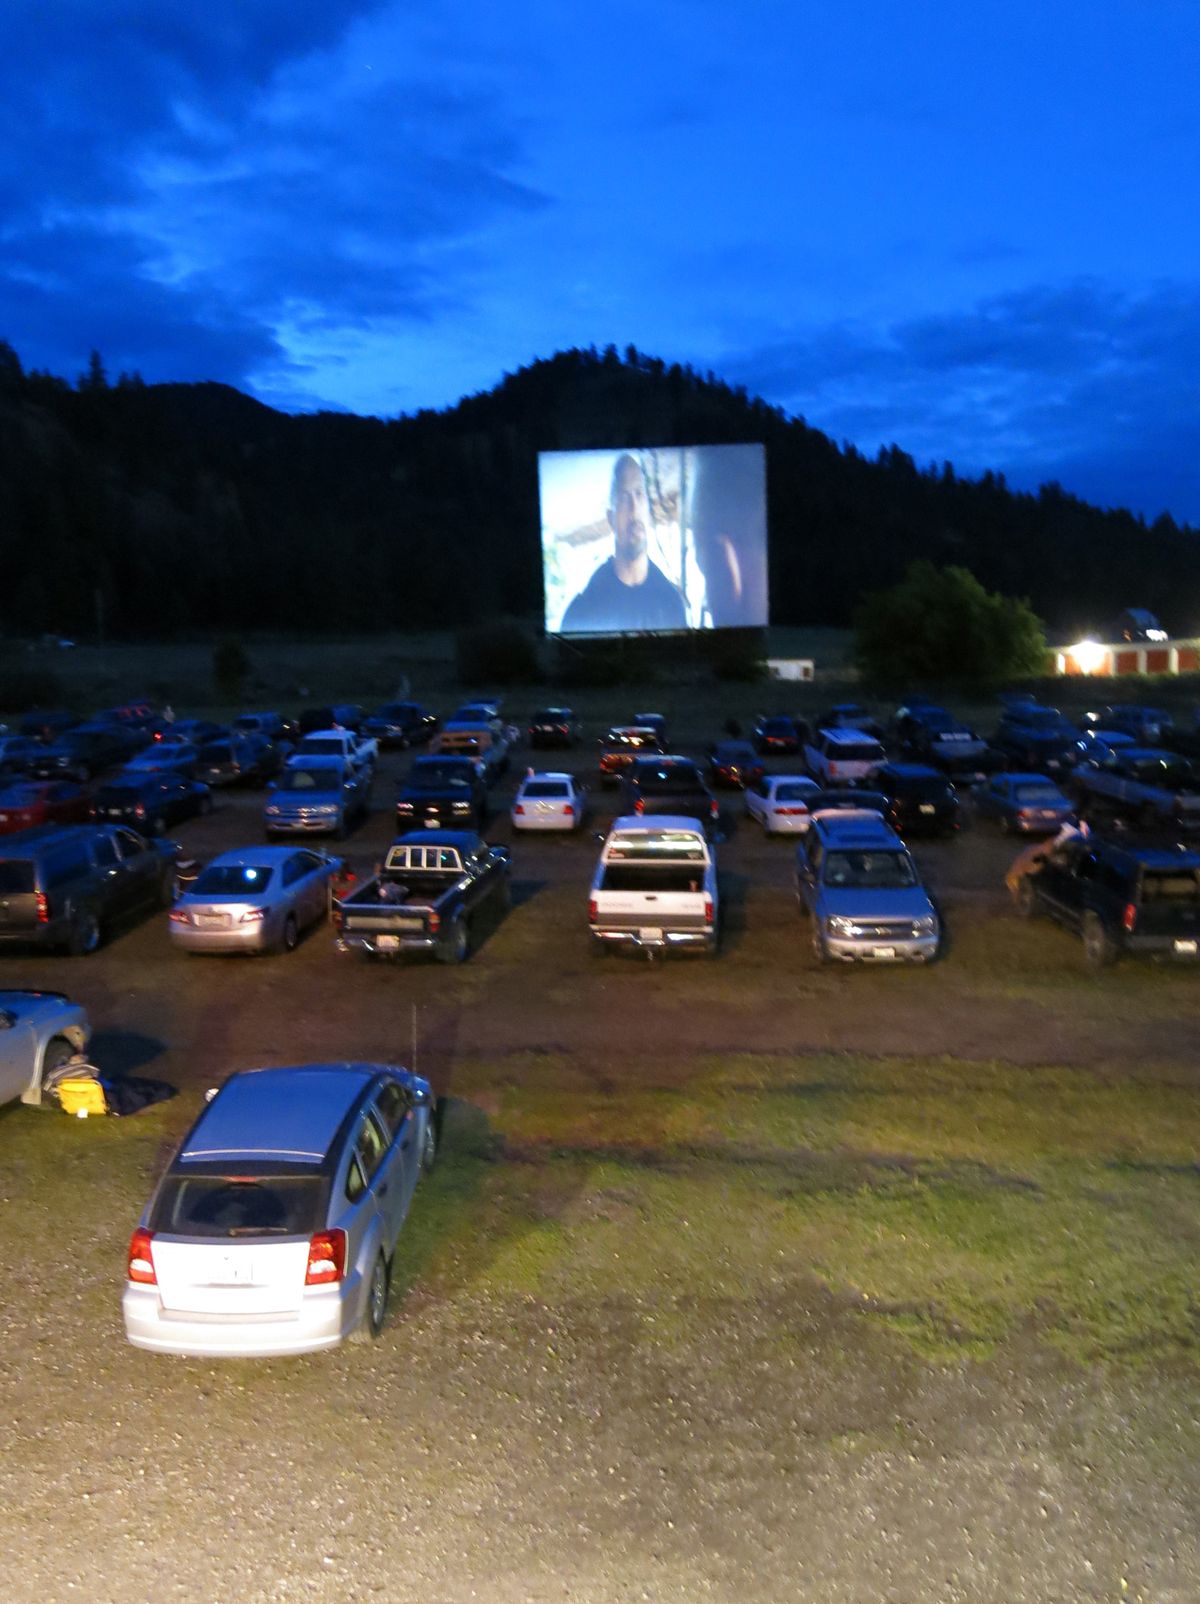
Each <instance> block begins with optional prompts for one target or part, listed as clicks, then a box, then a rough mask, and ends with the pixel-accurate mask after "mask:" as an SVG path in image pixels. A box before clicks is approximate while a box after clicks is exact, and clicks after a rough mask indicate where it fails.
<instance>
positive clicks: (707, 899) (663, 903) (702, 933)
mask: <svg viewBox="0 0 1200 1604" xmlns="http://www.w3.org/2000/svg"><path fill="white" fill-rule="evenodd" d="M588 931H589V933H590V937H591V943H592V951H593V952H595V953H603V952H607V951H609V950H611V949H612V948H614V947H632V948H635V949H637V950H639V951H642V952H646V953H649V954H654V953H656V952H675V951H685V950H689V949H690V950H695V951H699V952H702V953H707V954H708V955H709V956H710V957H711V956H715V954H716V951H717V944H718V941H719V938H720V895H719V883H718V879H717V866H716V859H715V857H714V855H713V849H712V847H711V845H710V844H709V842H708V839H707V835H706V832H705V829H704V826H703V824H701V823H700V822H698V821H697V820H696V819H694V818H692V817H690V816H689V815H686V814H679V815H672V814H669V813H667V814H658V815H656V816H655V817H654V818H652V819H647V818H644V817H643V816H641V815H638V814H634V815H629V816H626V817H623V818H617V819H614V821H613V826H612V829H611V830H610V831H609V834H608V836H607V838H606V839H605V842H604V845H603V846H602V847H601V849H600V857H599V860H598V862H597V864H596V872H595V874H594V875H593V876H592V885H591V891H590V893H589V896H588Z"/></svg>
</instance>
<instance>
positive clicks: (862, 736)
mask: <svg viewBox="0 0 1200 1604" xmlns="http://www.w3.org/2000/svg"><path fill="white" fill-rule="evenodd" d="M821 734H822V735H823V736H824V737H825V739H826V740H827V741H829V742H831V743H832V744H833V745H834V746H851V745H853V746H860V745H861V744H862V743H863V742H864V741H870V742H871V743H872V744H873V745H875V746H878V745H879V742H878V740H877V739H876V737H875V736H874V735H872V734H871V732H870V730H863V729H859V728H858V726H857V725H851V726H850V727H849V728H847V727H846V726H845V725H844V724H843V725H838V724H835V725H834V726H833V727H832V728H829V727H827V726H826V725H824V724H823V725H822V726H821Z"/></svg>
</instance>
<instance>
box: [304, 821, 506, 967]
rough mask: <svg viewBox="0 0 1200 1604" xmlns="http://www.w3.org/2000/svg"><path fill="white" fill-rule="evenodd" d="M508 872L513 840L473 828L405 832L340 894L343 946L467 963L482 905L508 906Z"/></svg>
mask: <svg viewBox="0 0 1200 1604" xmlns="http://www.w3.org/2000/svg"><path fill="white" fill-rule="evenodd" d="M509 872H510V862H509V851H508V848H507V847H502V846H489V845H488V843H487V842H486V841H482V840H480V838H479V837H478V836H477V835H473V834H471V833H469V832H468V831H465V830H430V831H417V832H415V833H413V834H411V835H402V836H400V837H399V838H398V839H397V840H395V841H393V842H392V844H391V846H390V847H389V848H388V853H387V857H386V858H384V860H383V867H382V869H381V870H380V871H379V873H378V874H377V875H375V876H374V878H373V879H370V880H367V881H364V883H363V884H362V885H360V886H355V887H354V889H353V890H352V891H351V892H349V894H348V895H346V896H343V897H339V898H338V900H337V901H336V902H335V904H334V909H333V923H334V928H335V929H336V931H337V936H338V940H337V947H338V951H339V952H364V953H367V954H368V955H370V956H371V957H374V958H399V957H401V956H403V955H404V954H405V953H410V952H424V953H430V954H431V955H432V956H433V957H435V958H438V959H440V960H441V962H442V963H462V961H463V959H464V958H466V956H467V954H468V953H469V951H470V947H471V923H472V921H473V919H474V918H475V915H476V914H477V913H478V912H479V911H480V909H481V908H482V907H483V906H484V905H485V904H491V906H492V907H494V908H496V909H498V910H499V911H500V912H504V911H505V910H506V909H507V908H508V906H509V903H510V901H511V896H512V891H511V881H510V878H509Z"/></svg>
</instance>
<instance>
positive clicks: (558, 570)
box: [538, 445, 767, 635]
mask: <svg viewBox="0 0 1200 1604" xmlns="http://www.w3.org/2000/svg"><path fill="white" fill-rule="evenodd" d="M538 489H539V499H540V506H541V523H542V573H543V585H544V592H545V612H546V630H547V633H549V634H551V635H625V634H645V633H652V632H653V633H660V632H661V633H665V632H670V631H676V630H688V629H732V628H745V627H747V626H760V625H764V624H766V622H767V476H766V460H765V453H764V451H763V448H762V446H761V445H729V446H656V447H642V446H639V447H636V448H626V449H619V448H614V449H613V450H611V451H543V452H541V453H540V454H539V456H538Z"/></svg>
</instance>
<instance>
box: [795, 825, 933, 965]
mask: <svg viewBox="0 0 1200 1604" xmlns="http://www.w3.org/2000/svg"><path fill="white" fill-rule="evenodd" d="M796 891H797V896H798V899H799V901H800V905H801V908H802V909H805V910H806V911H807V912H808V913H809V914H810V915H811V918H812V944H813V954H814V956H815V957H816V958H817V959H818V961H823V960H825V959H830V958H834V959H840V960H842V961H843V962H846V963H852V962H855V961H859V962H865V963H903V962H909V963H927V962H929V961H930V960H932V959H933V958H936V957H937V953H938V947H939V945H940V942H941V922H940V920H939V918H938V914H937V910H936V909H935V908H934V906H933V903H932V901H931V899H930V896H929V893H928V891H926V889H925V887H924V886H923V885H922V883H921V876H920V873H919V871H918V869H917V865H916V863H915V862H914V860H913V857H912V854H911V853H910V852H909V850H908V848H907V847H906V846H905V845H904V842H903V841H901V839H900V837H899V836H898V835H897V834H896V832H895V831H894V830H892V829H891V828H890V827H889V826H888V825H887V824H885V823H884V821H883V820H882V819H881V818H880V817H879V816H878V815H877V814H876V813H873V812H867V811H865V810H864V811H863V812H860V813H854V812H841V813H834V814H824V815H819V816H818V817H816V818H814V820H813V822H812V827H811V828H810V829H809V831H808V834H807V835H806V836H805V837H804V840H803V841H802V843H801V844H800V846H799V847H797V849H796Z"/></svg>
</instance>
